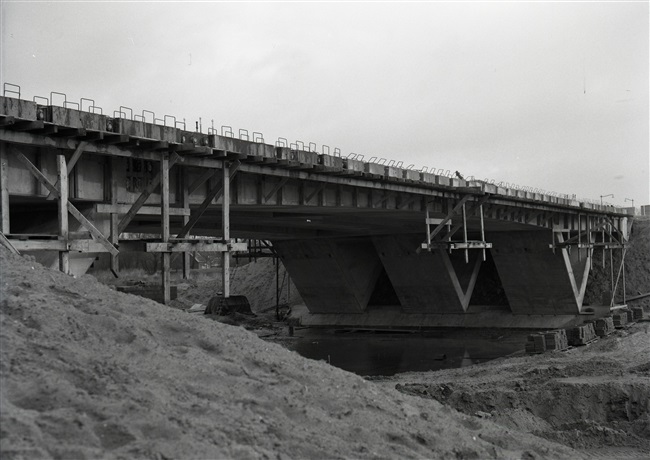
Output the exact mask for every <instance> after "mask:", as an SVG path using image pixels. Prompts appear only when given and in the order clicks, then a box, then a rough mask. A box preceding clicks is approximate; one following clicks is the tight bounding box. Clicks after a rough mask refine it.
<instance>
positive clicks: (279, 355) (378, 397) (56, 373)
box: [0, 250, 580, 460]
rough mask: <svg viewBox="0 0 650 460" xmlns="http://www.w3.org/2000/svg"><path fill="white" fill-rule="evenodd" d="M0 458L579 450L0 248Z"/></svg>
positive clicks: (568, 453) (530, 454) (559, 453)
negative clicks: (354, 373)
mask: <svg viewBox="0 0 650 460" xmlns="http://www.w3.org/2000/svg"><path fill="white" fill-rule="evenodd" d="M0 268H1V274H2V281H1V292H0V293H1V296H2V297H1V298H2V302H1V304H0V308H1V310H0V322H1V323H0V326H1V327H0V346H1V347H2V353H1V354H0V372H1V378H2V381H1V382H0V383H1V385H0V407H1V409H2V410H1V413H0V430H1V439H0V457H1V458H2V459H3V460H6V459H18V458H22V459H35V458H66V459H68V458H93V459H94V458H125V459H132V458H152V459H165V458H169V459H171V458H201V459H206V458H342V457H344V458H517V459H519V458H540V457H545V458H572V459H574V458H579V457H580V455H579V454H578V453H577V452H576V451H573V450H571V449H569V448H567V447H564V446H561V445H559V444H556V443H552V442H549V441H547V440H544V439H540V438H538V437H536V436H533V435H530V434H526V433H523V432H519V431H517V430H515V429H509V428H504V427H503V426H500V425H498V424H495V423H493V422H492V421H490V420H484V419H480V418H477V417H474V416H469V415H463V414H460V413H458V412H456V411H455V410H454V409H451V408H449V407H447V406H444V405H442V404H440V403H438V402H437V401H433V400H425V399H422V398H419V397H414V396H410V395H405V394H403V393H401V392H399V391H396V390H394V389H392V388H384V387H382V386H379V385H377V384H375V383H373V382H368V381H366V380H364V379H362V378H361V377H358V376H356V375H353V374H350V373H347V372H344V371H341V370H338V369H336V368H332V367H330V366H328V365H327V364H325V363H322V362H316V361H311V360H307V359H304V358H302V357H300V356H299V355H297V354H296V353H293V352H290V351H288V350H286V349H284V348H282V347H281V346H279V345H274V344H270V343H266V342H264V341H262V340H260V339H259V338H258V337H257V336H255V335H254V334H253V333H250V332H247V331H246V330H244V329H242V328H240V327H235V326H229V325H225V324H220V323H218V322H215V321H208V320H206V318H204V317H202V316H201V315H191V314H188V313H185V312H182V311H179V310H175V309H170V308H169V307H165V306H162V305H160V304H157V303H155V302H153V301H148V300H146V299H142V298H139V297H135V296H132V295H127V294H121V293H119V292H115V291H113V290H111V289H109V288H108V287H106V286H104V285H101V284H99V283H98V282H96V281H95V280H94V279H93V278H92V277H90V276H85V277H82V278H81V279H72V278H70V277H68V276H65V275H62V274H61V273H58V272H54V271H51V270H48V269H46V268H44V267H42V266H40V265H38V264H36V263H35V262H33V261H32V260H29V259H25V258H21V257H17V256H13V255H11V254H8V253H7V252H6V251H4V250H0Z"/></svg>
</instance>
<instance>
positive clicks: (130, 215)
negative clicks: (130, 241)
mask: <svg viewBox="0 0 650 460" xmlns="http://www.w3.org/2000/svg"><path fill="white" fill-rule="evenodd" d="M178 160H179V157H178V155H176V154H174V155H172V157H171V158H170V159H169V168H171V167H172V166H174V165H175V164H176V162H177V161H178ZM161 173H162V171H158V174H156V176H155V177H154V178H153V179H152V180H151V183H150V184H149V185H148V186H147V188H146V189H145V190H144V191H143V192H142V194H140V196H139V197H138V199H137V200H136V201H135V203H133V205H132V206H131V208H130V209H129V211H128V212H127V213H126V215H124V217H122V219H121V220H120V223H119V224H118V226H117V230H118V233H122V232H123V231H124V230H125V229H126V227H127V226H128V225H129V223H131V221H132V220H133V218H134V217H135V216H136V214H137V213H138V211H139V210H140V208H141V207H142V206H143V205H144V203H145V201H147V200H148V199H149V196H150V195H151V194H152V193H153V191H154V190H156V188H157V187H158V185H160V178H161V176H162V174H161Z"/></svg>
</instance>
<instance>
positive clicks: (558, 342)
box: [544, 329, 569, 350]
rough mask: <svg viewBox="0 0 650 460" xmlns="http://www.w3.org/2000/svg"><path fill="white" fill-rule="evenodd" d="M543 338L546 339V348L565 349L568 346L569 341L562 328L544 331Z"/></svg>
mask: <svg viewBox="0 0 650 460" xmlns="http://www.w3.org/2000/svg"><path fill="white" fill-rule="evenodd" d="M544 339H545V340H546V349H547V350H566V349H567V348H569V341H568V338H567V335H566V330H564V329H556V330H554V331H548V332H544Z"/></svg>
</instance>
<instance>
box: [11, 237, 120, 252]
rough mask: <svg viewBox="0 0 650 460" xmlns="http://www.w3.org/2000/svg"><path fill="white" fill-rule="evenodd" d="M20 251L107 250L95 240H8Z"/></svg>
mask: <svg viewBox="0 0 650 460" xmlns="http://www.w3.org/2000/svg"><path fill="white" fill-rule="evenodd" d="M8 241H9V242H10V243H11V244H12V245H13V246H14V247H15V248H16V249H17V250H20V251H76V252H83V253H106V252H108V250H107V249H106V247H104V245H103V244H101V243H100V242H98V241H95V240H69V241H63V240H14V239H9V240H8Z"/></svg>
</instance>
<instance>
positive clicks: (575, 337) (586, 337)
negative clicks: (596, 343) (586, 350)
mask: <svg viewBox="0 0 650 460" xmlns="http://www.w3.org/2000/svg"><path fill="white" fill-rule="evenodd" d="M596 338H597V336H596V331H595V329H594V323H587V324H583V325H582V326H578V327H574V328H572V329H569V344H570V345H587V344H588V343H589V342H591V341H592V340H594V339H596Z"/></svg>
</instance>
